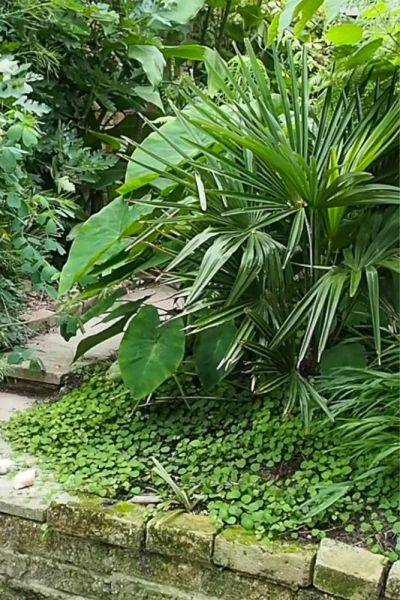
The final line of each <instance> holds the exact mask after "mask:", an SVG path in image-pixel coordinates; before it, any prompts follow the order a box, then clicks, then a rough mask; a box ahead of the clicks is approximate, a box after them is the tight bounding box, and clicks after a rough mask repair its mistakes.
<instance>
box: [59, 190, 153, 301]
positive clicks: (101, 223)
mask: <svg viewBox="0 0 400 600" xmlns="http://www.w3.org/2000/svg"><path fill="white" fill-rule="evenodd" d="M152 210H153V208H152V207H151V206H149V205H148V204H134V205H131V204H128V203H127V202H125V201H124V200H122V198H116V199H115V200H113V201H112V202H110V204H107V206H105V207H104V208H103V209H102V210H100V211H99V212H98V213H96V214H94V215H92V216H91V217H90V218H89V219H88V220H87V221H86V222H85V223H83V225H82V226H81V227H80V228H79V231H78V234H77V236H76V238H75V239H74V241H73V244H72V246H71V250H70V253H69V257H68V260H67V263H66V264H65V266H64V268H63V270H62V272H61V277H60V286H59V294H60V295H62V294H65V293H66V292H68V290H69V289H70V288H71V287H72V286H73V284H74V283H76V282H78V281H79V280H80V279H81V278H82V277H83V276H84V275H85V274H86V273H88V271H89V270H90V269H91V267H92V266H93V265H94V264H96V262H98V261H99V260H100V259H104V258H106V257H107V258H109V256H108V255H107V253H109V251H110V249H111V248H113V247H115V248H116V249H118V250H121V245H124V244H125V243H128V240H123V243H122V244H121V240H122V238H124V236H128V235H130V234H132V232H133V230H134V229H135V226H137V223H138V220H139V219H140V217H141V216H143V215H146V214H149V213H150V212H152ZM113 249H114V248H113Z"/></svg>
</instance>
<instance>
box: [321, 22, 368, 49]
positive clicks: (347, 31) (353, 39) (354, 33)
mask: <svg viewBox="0 0 400 600" xmlns="http://www.w3.org/2000/svg"><path fill="white" fill-rule="evenodd" d="M363 33H364V30H363V28H362V27H361V25H357V24H356V23H340V24H339V25H333V26H332V27H331V28H330V29H329V30H328V31H327V32H326V34H325V37H326V39H327V40H328V42H332V44H334V45H335V46H344V45H348V46H352V45H354V44H358V43H359V42H360V41H361V39H362V36H363Z"/></svg>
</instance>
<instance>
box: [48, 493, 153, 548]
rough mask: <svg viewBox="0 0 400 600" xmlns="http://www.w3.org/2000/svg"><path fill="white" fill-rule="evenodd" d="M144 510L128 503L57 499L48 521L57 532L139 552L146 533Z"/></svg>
mask: <svg viewBox="0 0 400 600" xmlns="http://www.w3.org/2000/svg"><path fill="white" fill-rule="evenodd" d="M145 515H146V509H144V508H143V507H140V506H136V505H134V504H130V503H128V502H118V503H117V504H115V505H114V506H112V507H104V506H102V505H101V504H100V503H99V501H97V500H95V499H93V500H92V499H87V500H84V501H72V502H66V503H64V502H57V501H55V502H54V503H52V505H51V506H50V508H49V510H48V513H47V522H48V524H49V526H50V527H53V528H54V529H55V530H56V531H60V532H61V533H65V534H68V535H75V536H79V537H84V538H88V539H94V540H98V541H100V542H105V543H107V544H113V545H115V546H121V547H123V548H129V550H130V551H131V552H132V553H133V552H136V553H139V551H140V548H141V546H142V543H143V541H144V536H145V521H146V517H145Z"/></svg>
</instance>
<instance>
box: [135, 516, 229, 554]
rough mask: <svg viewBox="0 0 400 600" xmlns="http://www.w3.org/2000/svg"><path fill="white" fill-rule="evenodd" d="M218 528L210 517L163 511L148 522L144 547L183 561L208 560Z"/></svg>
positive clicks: (149, 550)
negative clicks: (169, 513)
mask: <svg viewBox="0 0 400 600" xmlns="http://www.w3.org/2000/svg"><path fill="white" fill-rule="evenodd" d="M217 531H218V530H217V528H216V526H215V525H214V523H213V522H212V521H211V519H210V518H209V517H205V516H202V515H190V514H187V513H182V514H178V515H174V514H171V516H169V515H168V516H166V515H162V516H161V517H156V518H154V519H152V520H151V521H150V522H149V523H148V525H147V538H146V550H147V551H148V552H155V553H157V554H163V555H166V556H176V557H180V558H182V559H183V560H186V561H193V560H194V561H202V562H210V561H211V554H212V549H213V543H214V538H215V536H216V534H217Z"/></svg>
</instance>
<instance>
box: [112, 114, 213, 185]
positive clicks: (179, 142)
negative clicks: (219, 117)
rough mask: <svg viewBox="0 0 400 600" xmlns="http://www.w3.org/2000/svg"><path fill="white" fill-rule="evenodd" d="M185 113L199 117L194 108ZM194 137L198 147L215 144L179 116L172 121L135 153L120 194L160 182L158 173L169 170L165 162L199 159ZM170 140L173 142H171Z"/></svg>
mask: <svg viewBox="0 0 400 600" xmlns="http://www.w3.org/2000/svg"><path fill="white" fill-rule="evenodd" d="M185 112H187V114H188V116H191V117H195V116H199V115H198V113H197V112H196V111H195V110H194V109H192V108H191V109H187V110H186V111H183V113H185ZM158 131H159V132H160V133H158ZM191 137H192V139H193V141H195V142H197V143H198V144H211V143H212V141H213V140H212V138H211V137H210V136H209V135H208V134H206V133H202V132H200V131H199V129H198V128H196V127H193V126H192V125H191V124H190V123H187V122H185V123H183V122H182V121H181V120H180V119H178V118H177V117H171V118H169V119H168V120H167V122H166V123H164V124H163V125H161V126H160V127H159V129H158V130H157V131H153V133H150V135H148V136H147V138H146V139H145V140H143V142H142V143H141V145H140V146H139V147H138V148H136V150H134V152H133V154H132V160H131V162H129V163H128V168H127V170H126V177H125V182H126V183H125V184H124V185H123V186H121V187H120V189H119V190H118V191H119V193H120V194H126V193H129V192H131V191H133V190H136V189H139V188H141V187H142V186H144V185H147V184H149V183H150V182H152V181H154V180H155V179H157V178H158V177H159V176H160V174H159V171H166V170H167V168H168V165H167V164H165V162H164V160H163V159H165V160H167V161H168V163H169V164H170V165H174V166H175V165H179V164H180V163H182V162H184V161H185V159H186V158H187V159H190V158H194V157H195V156H197V155H198V154H199V149H198V148H197V147H195V146H194V145H193V144H192V143H191V142H190V138H191ZM168 140H171V143H170V142H168ZM158 157H160V158H158Z"/></svg>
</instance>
